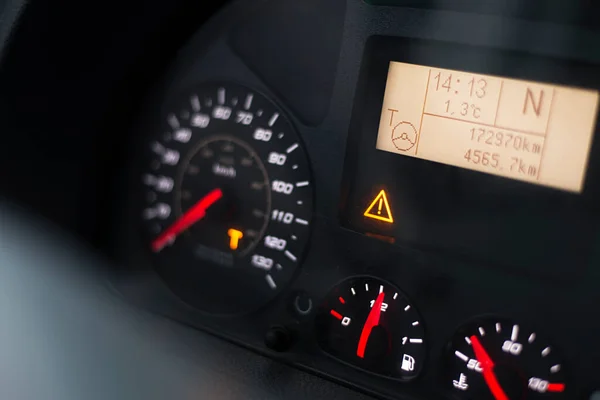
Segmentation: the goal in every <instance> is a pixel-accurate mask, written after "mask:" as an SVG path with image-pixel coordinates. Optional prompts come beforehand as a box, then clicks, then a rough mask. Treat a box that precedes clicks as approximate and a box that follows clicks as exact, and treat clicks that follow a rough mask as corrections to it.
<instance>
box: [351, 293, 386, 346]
mask: <svg viewBox="0 0 600 400" xmlns="http://www.w3.org/2000/svg"><path fill="white" fill-rule="evenodd" d="M384 296H385V294H384V293H383V292H381V293H379V296H377V300H375V303H374V304H373V308H371V312H370V313H369V316H368V317H367V321H366V322H365V326H364V327H363V330H362V333H361V335H360V340H359V341H358V348H357V349H356V355H357V356H359V357H360V358H365V350H366V348H367V342H368V341H369V336H371V331H372V330H373V328H374V327H376V326H377V325H379V317H380V316H381V304H382V303H383V297H384Z"/></svg>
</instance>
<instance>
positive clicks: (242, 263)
mask: <svg viewBox="0 0 600 400" xmlns="http://www.w3.org/2000/svg"><path fill="white" fill-rule="evenodd" d="M161 119H162V121H161V123H162V124H161V125H160V130H157V131H156V132H155V133H154V135H153V138H152V140H151V141H150V143H149V148H150V151H149V154H150V157H149V158H150V159H149V160H148V161H149V162H148V164H147V170H146V171H145V173H144V174H143V184H144V200H143V201H144V204H143V210H142V217H143V219H144V224H145V226H146V229H147V232H148V241H149V245H150V248H151V251H152V252H153V253H154V255H155V257H156V262H157V268H158V272H159V274H160V275H161V276H162V278H163V279H164V280H165V281H166V283H167V284H168V285H169V286H170V287H171V289H172V290H173V291H174V292H175V293H176V294H177V295H179V296H180V297H182V298H183V299H184V300H185V301H187V302H188V303H190V304H192V305H193V306H195V307H197V308H199V309H201V310H203V311H205V312H208V313H211V314H222V315H233V314H241V313H246V312H250V311H253V310H255V309H257V308H259V307H260V306H262V305H264V304H266V303H267V302H268V301H269V300H271V299H273V298H274V297H275V296H276V295H277V294H278V293H279V291H280V290H281V289H282V288H283V287H285V286H286V284H287V283H289V281H290V280H291V279H292V277H293V275H294V271H295V269H296V268H297V267H298V265H299V262H300V259H301V257H302V255H303V253H304V250H305V247H306V245H307V242H308V239H309V224H310V220H311V215H312V197H313V194H312V185H311V180H310V170H309V166H308V162H307V158H306V155H305V153H304V151H303V149H302V146H301V142H300V140H299V138H298V136H297V134H296V133H295V131H294V129H293V127H292V124H291V123H290V121H289V120H288V119H287V118H286V117H285V116H284V114H283V112H282V111H281V110H280V109H279V108H278V107H277V106H276V105H275V104H274V103H273V102H271V101H270V100H268V99H267V98H265V97H264V96H262V95H260V94H259V93H256V92H255V91H252V90H250V89H248V88H245V87H243V86H241V85H237V84H230V83H229V84H208V85H203V86H200V87H197V88H194V89H193V90H190V91H188V92H186V93H183V94H181V95H180V96H178V97H175V98H174V99H173V100H172V101H169V102H168V103H167V104H166V106H165V112H164V113H163V114H162V115H161Z"/></svg>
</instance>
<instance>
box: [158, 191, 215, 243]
mask: <svg viewBox="0 0 600 400" xmlns="http://www.w3.org/2000/svg"><path fill="white" fill-rule="evenodd" d="M221 197H223V192H222V191H221V189H215V190H213V191H211V192H210V193H209V194H207V195H206V196H204V197H203V198H201V199H200V200H199V201H198V202H197V203H196V204H194V205H193V206H192V207H190V209H189V210H187V211H186V212H185V213H184V214H183V215H182V216H181V218H179V219H178V220H177V221H175V222H173V224H172V225H171V226H169V227H168V228H167V229H165V230H164V231H163V232H162V233H161V234H160V235H159V236H158V237H157V238H156V239H154V240H153V241H152V250H153V251H154V252H159V251H161V250H162V249H163V248H164V247H165V246H166V245H167V244H168V243H169V242H171V241H173V240H175V238H176V237H177V236H179V234H180V233H181V232H183V231H185V230H186V229H188V228H189V227H190V226H192V225H194V224H195V223H196V222H198V221H200V220H201V219H202V218H204V216H205V215H206V210H207V209H208V208H209V207H210V206H212V205H213V204H214V203H216V202H217V201H218V200H219V199H220V198H221Z"/></svg>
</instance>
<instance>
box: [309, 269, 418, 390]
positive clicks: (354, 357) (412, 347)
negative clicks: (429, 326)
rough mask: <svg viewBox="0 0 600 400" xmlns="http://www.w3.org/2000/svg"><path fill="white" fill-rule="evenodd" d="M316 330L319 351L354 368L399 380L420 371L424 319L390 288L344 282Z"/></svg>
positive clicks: (366, 280)
mask: <svg viewBox="0 0 600 400" xmlns="http://www.w3.org/2000/svg"><path fill="white" fill-rule="evenodd" d="M316 327H317V338H318V341H319V344H320V346H321V348H322V349H323V350H324V351H325V352H327V353H329V354H330V355H332V356H333V357H335V358H337V359H339V360H340V361H343V362H345V363H347V364H350V365H352V366H354V367H357V368H360V369H363V370H366V371H369V372H372V373H374V374H377V375H382V376H385V377H388V378H393V379H400V380H410V379H413V378H415V377H416V376H417V375H418V374H419V372H420V371H421V369H422V366H423V361H424V360H425V355H426V347H425V333H424V330H423V325H422V323H421V317H420V316H419V314H418V313H417V311H416V310H415V308H414V306H413V305H412V304H410V302H409V301H408V299H407V298H406V296H405V295H404V294H403V293H402V292H401V291H400V290H399V289H398V288H397V287H395V286H394V285H392V284H391V283H388V282H385V281H383V280H380V279H377V278H372V277H354V278H350V279H347V280H345V281H343V282H342V283H340V284H339V285H338V286H337V287H335V288H334V289H333V290H332V291H331V293H330V294H329V295H328V296H327V298H326V299H325V301H324V302H323V304H322V305H321V307H320V309H319V312H318V315H317V319H316Z"/></svg>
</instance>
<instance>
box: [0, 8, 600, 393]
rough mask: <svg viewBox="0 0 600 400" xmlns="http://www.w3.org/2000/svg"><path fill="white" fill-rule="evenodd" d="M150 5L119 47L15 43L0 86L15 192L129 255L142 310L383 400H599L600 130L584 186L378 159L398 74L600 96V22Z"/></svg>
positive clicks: (532, 13)
mask: <svg viewBox="0 0 600 400" xmlns="http://www.w3.org/2000/svg"><path fill="white" fill-rule="evenodd" d="M384 3H385V4H384ZM534 3H535V4H534ZM39 4H42V5H39ZM31 7H32V10H33V11H35V12H36V13H38V14H37V15H41V14H43V13H44V12H48V11H50V15H51V16H57V15H58V14H59V12H58V11H56V10H54V9H52V8H51V7H47V8H46V6H45V5H43V3H38V5H37V6H36V5H33V6H31ZM195 7H199V6H198V5H196V6H195ZM215 8H216V5H215ZM136 10H138V8H136V6H135V5H131V6H130V7H129V8H127V10H123V13H122V15H123V18H116V17H114V21H113V22H114V24H113V27H114V32H112V33H104V32H103V31H102V32H101V31H100V30H98V32H96V31H95V30H94V29H95V28H98V29H100V28H99V27H100V26H102V24H101V23H98V24H92V25H90V26H89V27H88V26H86V18H81V19H80V20H77V19H74V20H71V19H67V18H64V16H62V17H57V18H56V20H58V21H61V20H63V18H64V19H66V20H68V22H69V23H65V24H64V28H63V29H62V30H61V29H58V30H53V29H51V25H52V24H51V23H48V25H47V26H46V28H45V29H46V30H47V31H48V32H51V34H50V35H49V36H48V38H46V39H39V41H38V42H36V43H37V46H39V49H40V50H41V53H43V54H45V56H44V57H45V58H43V59H45V60H47V61H48V60H51V61H52V62H53V63H50V64H49V65H48V68H40V70H42V69H43V71H41V72H40V71H38V70H37V68H36V67H35V65H37V64H36V63H35V60H36V57H34V56H32V55H30V54H29V53H27V52H26V51H25V50H14V49H13V50H12V56H13V57H14V58H13V60H18V62H17V61H12V62H11V61H10V59H8V60H9V61H7V62H6V64H5V65H4V67H3V73H4V75H2V78H0V84H1V87H2V88H3V90H4V92H3V93H5V94H4V96H5V97H6V99H7V100H6V101H4V103H6V109H5V114H6V121H7V125H10V126H11V127H13V128H15V127H18V128H19V130H20V131H22V132H23V133H24V134H23V135H21V136H17V137H15V138H14V139H12V140H13V141H12V142H7V143H10V146H4V148H5V150H4V151H5V152H6V154H5V155H6V157H4V160H5V161H4V162H5V163H6V164H5V165H4V166H5V168H10V167H12V164H11V163H17V165H18V166H21V167H22V169H21V173H20V174H13V175H11V176H7V179H6V187H7V188H10V189H7V192H13V193H18V194H16V195H15V197H16V198H17V199H25V200H26V202H28V203H29V204H30V205H31V206H32V207H33V208H36V209H41V210H43V211H45V213H46V214H51V215H52V216H53V217H54V219H56V220H59V221H60V222H61V223H62V224H63V225H67V226H74V227H75V228H74V230H76V231H78V232H79V233H80V234H82V235H83V236H86V237H88V238H89V240H90V241H92V242H93V243H94V244H96V245H97V246H98V247H101V248H102V250H103V251H104V252H106V253H107V254H109V255H110V256H111V257H112V258H114V260H115V261H116V262H117V264H118V265H119V266H120V267H119V269H118V270H116V271H115V272H116V274H115V279H114V281H113V282H112V284H113V285H114V287H115V288H116V289H117V290H118V291H119V293H120V294H122V295H123V297H124V298H125V299H127V300H128V301H130V302H132V303H134V304H136V305H138V306H140V307H141V308H143V309H146V310H149V311H151V312H153V313H156V314H159V315H161V316H165V317H168V318H170V319H172V320H175V321H177V322H179V323H183V324H185V325H188V326H191V327H193V328H196V329H198V330H200V331H205V332H209V333H210V334H213V335H215V336H217V337H219V338H223V339H225V340H227V341H229V342H232V343H234V344H237V345H240V346H242V347H245V348H248V349H251V350H252V351H255V352H258V353H260V354H262V355H266V356H267V357H270V358H272V359H274V360H277V361H279V362H282V363H285V364H288V365H290V366H293V367H295V368H299V369H302V370H304V371H307V372H309V373H311V374H315V375H318V376H321V377H324V378H326V379H329V380H331V381H333V382H337V383H341V384H343V385H344V386H346V387H349V388H351V389H353V390H357V391H360V392H363V393H368V394H371V395H374V396H377V397H380V398H389V399H430V398H431V399H437V398H441V399H463V398H475V399H487V398H490V399H496V400H497V399H503V398H510V399H520V398H528V399H536V398H540V399H546V398H547V399H561V398H566V399H580V398H581V399H587V398H590V396H591V395H592V393H594V391H596V390H598V389H599V388H600V380H599V378H598V375H597V372H596V368H595V365H597V364H598V362H600V347H599V345H598V342H597V340H596V338H597V336H598V332H600V325H599V322H598V320H597V318H595V315H596V314H597V312H596V306H597V304H599V303H600V295H599V294H598V291H597V283H598V281H599V280H600V273H599V272H598V265H599V263H600V259H599V258H598V256H599V253H598V249H599V248H600V247H599V243H598V227H599V226H600V225H599V223H600V218H599V217H600V209H598V204H600V203H599V202H598V200H600V199H598V195H599V194H598V193H599V191H598V189H597V188H598V183H597V181H598V171H599V170H600V169H599V167H598V159H599V156H598V143H597V137H598V128H597V127H596V128H595V129H593V130H592V137H593V139H592V140H591V150H590V153H589V163H587V171H586V173H585V174H584V178H583V182H584V183H583V186H582V187H583V188H582V190H581V192H580V193H574V192H573V191H571V192H567V191H561V190H556V189H554V188H548V187H542V186H539V185H532V184H531V183H527V182H522V181H517V180H511V179H506V178H505V177H501V176H492V175H490V174H484V173H481V172H477V171H473V170H470V171H467V170H464V169H463V168H458V167H456V166H449V165H445V164H444V165H443V164H440V163H435V162H431V161H426V160H419V159H416V158H409V157H403V156H399V155H397V154H392V153H390V152H389V151H388V152H383V151H381V150H378V149H377V148H376V141H377V135H378V132H377V130H378V126H379V124H380V119H381V118H380V117H381V112H382V101H383V97H384V92H385V88H386V77H387V74H388V68H389V65H390V64H389V63H390V62H392V61H393V62H400V63H409V64H413V65H423V66H427V68H430V72H429V73H430V78H431V74H432V71H433V75H435V73H436V72H437V71H438V70H439V71H441V72H440V74H441V73H442V72H443V71H446V70H453V71H461V73H462V74H464V75H460V78H461V79H462V77H463V76H465V77H468V79H473V83H475V82H476V81H475V79H479V78H481V77H484V78H485V79H488V78H487V77H488V76H493V77H501V78H502V79H505V80H506V79H518V80H527V81H535V82H537V83H538V84H540V85H546V86H547V87H552V88H556V87H559V86H560V87H570V88H573V87H575V88H578V89H581V90H588V91H590V90H591V91H597V90H600V82H598V78H597V76H598V74H597V72H598V68H599V67H598V63H600V52H599V51H598V48H597V46H596V44H597V43H598V39H599V33H598V30H597V29H598V26H597V24H596V21H595V19H594V18H593V17H592V16H593V15H597V14H594V12H593V9H592V7H591V6H590V5H589V4H587V3H586V4H584V2H581V3H569V4H566V3H563V2H551V3H547V2H544V3H543V4H541V3H539V2H532V4H527V6H525V5H522V4H520V2H516V1H515V2H479V3H476V2H470V1H465V2H443V1H441V2H432V3H427V4H423V3H421V2H408V1H407V2H402V1H388V2H382V1H379V2H376V1H372V2H363V1H360V0H328V1H326V2H324V1H316V0H305V1H302V2H299V1H295V0H277V1H274V0H262V1H254V0H240V1H234V2H231V3H229V4H227V5H225V6H223V8H222V9H220V10H219V11H218V13H217V14H215V15H214V16H213V17H211V18H210V19H208V20H207V21H206V22H205V23H203V22H204V21H201V18H194V16H193V15H192V14H193V12H192V11H191V10H194V11H196V12H197V11H198V10H199V8H193V7H191V5H190V4H187V3H181V4H180V3H177V4H175V3H173V4H172V5H171V6H169V7H167V6H165V7H164V8H161V6H156V5H153V6H150V5H148V6H147V8H146V9H144V8H143V7H142V8H139V10H143V11H139V12H137V11H136ZM186 10H187V11H186ZM102 12H103V13H105V14H106V16H111V15H112V11H110V10H106V9H104V11H102ZM102 12H101V13H100V14H101V15H102ZM53 13H55V14H56V15H55V14H53ZM74 14H75V12H74ZM30 15H31V14H30ZM204 15H205V14H203V16H204ZM38 18H39V17H38ZM135 18H137V19H135ZM98 20H100V17H98ZM33 21H36V19H35V18H34V17H31V16H29V17H28V15H27V14H25V17H24V18H23V20H22V23H21V25H20V26H19V29H20V31H21V32H25V33H27V32H28V31H31V32H33V30H34V25H35V24H34V23H33ZM150 21H152V22H150ZM63 22H64V20H63ZM61 26H63V25H61ZM104 28H105V29H106V28H107V27H104ZM77 30H79V31H81V32H83V33H84V34H82V35H81V38H82V39H85V40H81V42H82V43H78V42H77V40H76V39H72V38H71V34H72V33H73V32H74V31H77ZM92 31H93V33H92ZM108 31H110V30H109V29H107V32H108ZM192 32H195V33H193V34H192ZM68 38H69V39H68ZM163 39H164V41H163ZM14 40H15V41H14V43H15V46H16V45H18V44H20V43H28V42H27V41H26V40H25V39H19V36H15V39H14ZM100 43H102V44H100ZM106 43H108V44H106ZM15 48H17V49H20V48H21V47H15ZM36 48H37V47H36ZM76 48H80V49H82V50H81V52H80V53H79V54H78V55H76V54H75V52H74V51H73V50H74V49H76ZM95 48H97V49H99V50H98V51H95V50H94V49H95ZM153 50H156V51H155V52H154V51H153ZM102 54H104V55H105V57H103V56H102ZM22 65H27V66H28V68H29V69H28V70H27V72H28V75H29V76H30V77H31V78H30V80H28V81H27V83H24V84H23V85H22V86H18V85H16V84H15V83H14V82H15V81H14V79H11V76H13V75H15V74H16V71H17V70H19V69H20V68H22ZM83 65H85V66H86V67H83ZM69 66H70V67H71V68H69ZM162 67H164V71H163V68H162ZM99 76H101V77H102V78H98V79H97V80H96V79H95V78H94V77H99ZM440 77H441V75H440ZM455 78H456V76H455ZM65 82H66V83H65ZM447 82H449V83H445V82H443V81H442V80H440V82H439V83H438V89H439V86H441V87H443V88H447V89H448V92H450V86H448V85H452V90H453V91H454V90H456V95H459V93H458V92H459V91H461V90H463V91H464V90H466V89H465V88H466V87H465V86H458V85H459V84H460V82H459V81H458V80H455V81H452V80H450V81H447ZM465 82H466V79H465V80H464V81H463V85H464V84H465ZM486 82H487V81H486ZM489 82H491V80H490V81H489ZM540 82H541V83H540ZM86 84H89V89H85V87H84V86H86ZM503 84H504V83H503ZM428 85H429V81H428ZM444 85H447V86H444ZM553 90H555V89H553ZM7 93H8V94H9V95H7ZM48 93H52V94H53V95H52V96H49V95H48ZM546 93H549V92H546ZM10 94H12V95H13V96H12V97H11V96H10ZM471 97H473V91H472V92H471ZM36 99H37V101H38V102H41V103H39V104H42V105H43V107H40V110H38V111H36V114H35V118H27V116H28V114H27V113H26V112H25V111H24V110H26V109H27V107H28V106H30V105H31V104H32V103H35V101H36ZM531 99H532V100H531V101H532V102H531V104H532V107H533V108H534V110H536V112H537V110H538V108H536V107H541V104H542V102H541V100H539V102H537V103H536V100H535V97H534V95H532V97H531ZM538 99H539V98H538ZM444 100H445V98H444ZM497 101H498V104H500V98H498V99H497ZM448 104H450V103H448ZM478 104H479V103H477V104H475V103H474V104H473V106H472V107H471V109H472V110H475V109H479V108H477V107H478ZM526 105H527V100H526ZM449 107H450V106H449V105H448V108H447V109H446V110H447V111H448V110H449ZM482 107H483V106H482ZM60 110H62V114H61V113H59V111H60ZM424 110H425V105H424V106H423V112H424ZM394 112H396V111H394ZM457 112H459V111H457ZM478 113H479V111H478ZM59 114H60V115H59ZM538 114H539V113H538ZM392 115H393V114H392ZM538 116H539V115H538ZM474 118H475V117H474ZM477 118H478V117H477ZM593 119H594V121H593V122H594V125H595V124H596V119H597V115H596V114H594V118H593ZM412 122H413V123H414V121H412ZM463 122H464V121H463ZM467 122H469V123H476V122H477V121H475V120H468V121H467ZM411 125H412V124H411ZM414 125H418V124H417V123H414ZM493 125H495V124H493ZM46 126H52V127H55V128H56V131H57V132H61V133H60V134H59V135H57V136H48V137H47V136H44V135H40V134H39V132H41V131H43V130H44V129H45V127H46ZM390 126H391V123H390ZM417 128H419V127H418V126H417V127H416V129H415V131H416V130H420V128H419V129H417ZM492 128H494V129H495V128H496V127H495V126H492ZM519 132H520V131H519ZM36 133H37V135H39V136H40V138H41V140H40V141H39V142H36V144H35V145H34V146H30V144H31V143H29V137H37V136H35V134H36ZM392 135H393V133H392ZM392 137H393V136H392ZM523 137H524V136H523ZM59 138H60V140H59ZM65 143H70V144H72V145H73V148H77V149H78V150H77V151H76V152H73V151H71V150H69V148H68V146H66V145H65ZM11 148H29V150H28V151H27V152H25V151H24V152H23V155H22V156H20V157H19V156H17V155H16V154H11V152H12V150H11ZM401 151H405V150H401ZM486 151H487V150H486ZM215 153H216V154H220V155H219V158H218V160H219V161H218V162H214V163H213V162H212V161H210V160H212V157H213V156H214V154H215ZM468 154H469V156H468V157H470V154H471V153H468ZM494 154H496V153H494ZM498 156H500V155H498ZM465 157H467V156H465ZM565 158H566V157H565ZM207 160H209V161H207ZM469 161H471V160H470V159H469ZM478 162H479V161H478ZM104 166H106V167H104ZM240 166H242V167H245V168H246V169H243V168H241V167H240ZM45 168H47V169H45ZM530 170H531V169H530ZM198 175H200V176H199V177H198ZM496 175H498V174H496ZM26 176H31V177H34V178H32V179H31V180H29V181H27V180H25V179H22V177H26ZM57 176H60V177H62V179H55V180H52V179H51V178H56V177H57ZM262 180H264V182H263V181H262ZM229 182H235V184H233V183H232V184H230V183H229ZM34 188H35V190H34ZM39 192H44V193H46V192H47V193H53V195H52V196H48V197H47V198H41V197H39V196H38V195H36V193H39ZM382 192H383V193H384V197H381V193H382ZM207 193H208V194H207ZM200 198H202V200H200V201H198V202H196V201H197V200H198V199H200ZM377 206H378V208H377ZM192 209H195V210H196V213H195V214H194V213H190V212H187V211H189V210H192ZM91 210H94V212H93V213H92V212H91ZM186 210H187V211H186ZM219 212H220V213H221V214H222V215H225V216H226V217H222V218H221V217H218V216H215V215H217V214H218V213H219ZM382 212H383V214H382ZM90 214H94V215H95V217H93V218H90ZM386 214H387V215H386ZM392 214H393V217H392ZM249 216H250V217H249ZM252 216H254V217H252ZM253 218H254V219H253ZM184 220H185V221H184ZM392 220H393V221H392ZM182 221H183V222H182ZM257 221H258V222H257ZM261 221H262V222H261ZM203 224H204V225H203ZM179 233H181V237H177V238H176V236H179ZM383 294H385V297H384V296H383ZM369 304H370V307H369ZM378 310H381V312H379V311H378ZM379 321H383V322H381V323H380V322H379ZM199 335H200V333H199ZM479 341H481V343H482V344H483V347H485V348H486V349H487V350H488V351H489V353H490V355H491V358H493V359H494V360H495V361H496V363H497V364H498V365H492V364H491V361H489V360H487V362H486V357H485V354H484V353H485V351H484V352H483V353H482V351H481V349H480V348H479V347H478V343H479ZM473 343H475V344H473ZM365 349H366V350H365ZM246 367H247V368H251V366H250V367H248V366H245V368H246ZM494 380H497V381H498V382H499V383H498V382H496V383H498V384H497V385H495V384H494V382H493V381H494ZM498 386H499V387H500V389H498ZM284 392H285V389H282V393H284ZM344 393H347V392H344ZM341 396H343V395H341ZM503 396H504V397H503Z"/></svg>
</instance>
